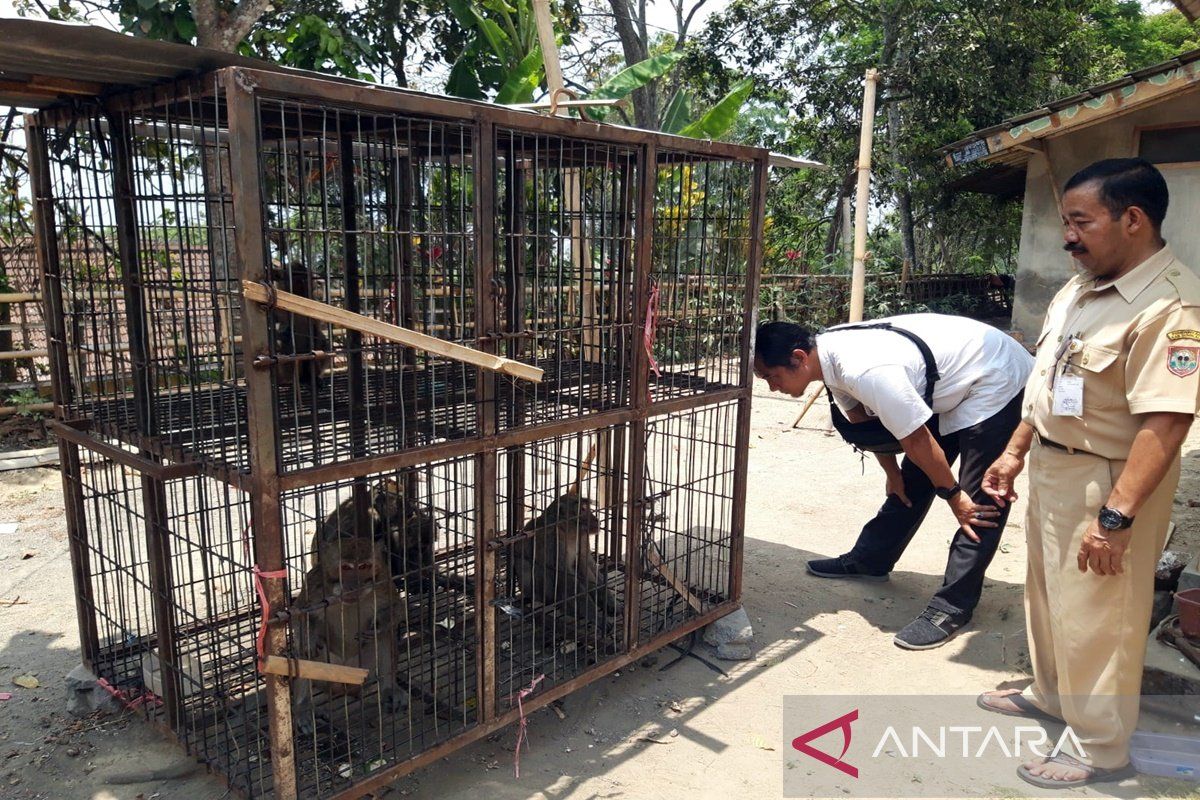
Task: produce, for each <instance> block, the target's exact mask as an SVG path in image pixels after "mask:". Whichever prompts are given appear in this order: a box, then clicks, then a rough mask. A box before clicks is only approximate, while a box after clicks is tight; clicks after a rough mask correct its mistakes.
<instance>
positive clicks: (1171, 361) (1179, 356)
mask: <svg viewBox="0 0 1200 800" xmlns="http://www.w3.org/2000/svg"><path fill="white" fill-rule="evenodd" d="M1197 368H1200V347H1179V346H1174V347H1168V348H1167V370H1168V371H1169V372H1170V373H1171V374H1172V375H1178V376H1179V377H1181V378H1186V377H1187V376H1188V375H1191V374H1192V373H1193V372H1195V371H1196V369H1197Z"/></svg>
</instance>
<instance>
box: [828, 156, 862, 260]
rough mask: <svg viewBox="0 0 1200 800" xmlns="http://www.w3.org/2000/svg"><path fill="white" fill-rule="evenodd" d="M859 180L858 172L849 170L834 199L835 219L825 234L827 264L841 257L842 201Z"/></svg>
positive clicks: (831, 221) (830, 222)
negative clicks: (839, 238)
mask: <svg viewBox="0 0 1200 800" xmlns="http://www.w3.org/2000/svg"><path fill="white" fill-rule="evenodd" d="M857 179H858V170H854V169H852V170H849V171H848V172H847V173H846V175H845V176H844V177H843V178H842V184H841V186H839V187H838V190H837V194H835V195H834V198H833V219H831V220H830V221H829V230H827V231H826V232H825V259H824V261H825V263H826V264H831V263H833V259H834V258H835V257H837V256H839V255H840V253H841V245H840V243H839V241H838V235H839V234H840V233H841V232H842V227H843V222H842V217H843V215H842V201H843V200H845V199H846V198H847V197H849V196H850V192H851V191H853V189H854V182H855V181H856V180H857Z"/></svg>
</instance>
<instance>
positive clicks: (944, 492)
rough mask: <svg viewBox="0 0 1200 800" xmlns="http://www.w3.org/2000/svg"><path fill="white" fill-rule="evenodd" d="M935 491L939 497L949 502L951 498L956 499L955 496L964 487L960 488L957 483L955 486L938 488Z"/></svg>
mask: <svg viewBox="0 0 1200 800" xmlns="http://www.w3.org/2000/svg"><path fill="white" fill-rule="evenodd" d="M933 491H935V492H937V496H938V497H940V498H942V499H943V500H949V499H950V498H951V497H954V495H956V494H958V493H959V492H961V491H962V487H961V486H959V485H958V484H957V483H955V484H954V485H953V486H948V487H946V488H944V489H943V488H941V487H938V488H935V489H934V490H933Z"/></svg>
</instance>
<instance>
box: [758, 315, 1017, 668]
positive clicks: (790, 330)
mask: <svg viewBox="0 0 1200 800" xmlns="http://www.w3.org/2000/svg"><path fill="white" fill-rule="evenodd" d="M867 324H870V325H880V324H883V325H890V326H891V327H893V328H898V329H902V330H904V331H907V332H908V333H909V334H911V335H913V336H915V337H916V338H917V339H918V340H920V341H921V342H923V343H924V345H925V347H926V348H927V349H928V351H929V354H930V355H931V357H932V359H933V362H934V364H935V366H936V369H937V373H938V374H937V380H936V381H935V382H934V385H933V387H932V393H931V394H932V396H931V403H927V402H926V400H925V397H926V396H927V386H926V371H927V370H926V360H925V356H924V354H923V353H922V351H921V349H920V347H919V346H918V345H917V344H916V342H914V341H912V340H911V339H910V338H909V337H907V336H905V335H902V334H900V333H897V331H896V330H887V329H885V328H858V327H854V326H845V327H840V328H834V329H831V330H829V331H826V332H825V333H823V334H820V335H818V336H814V335H813V334H812V333H811V332H810V331H808V330H806V329H804V328H802V327H800V326H799V325H795V324H793V323H790V322H770V323H767V324H765V325H762V326H760V327H759V329H758V334H757V338H756V341H755V351H754V352H755V359H754V370H755V373H756V374H757V375H758V376H759V377H761V378H763V379H765V380H766V381H767V384H768V386H770V388H771V390H772V391H777V392H783V393H784V394H789V395H791V396H793V397H800V396H801V395H803V394H804V391H805V389H806V388H808V385H809V383H811V382H812V381H822V382H824V384H825V386H826V387H827V388H828V389H829V391H830V393H831V394H832V396H833V398H834V400H835V402H836V403H837V405H838V407H839V408H840V409H841V411H842V412H843V413H844V414H845V415H846V417H847V418H848V419H849V420H850V421H851V422H862V421H865V420H868V419H870V418H872V417H874V418H877V419H878V420H879V422H880V423H882V425H883V426H884V427H885V428H886V429H887V431H888V432H890V433H891V435H892V436H893V437H895V438H896V440H898V442H899V445H900V447H902V448H903V451H904V455H905V458H904V460H903V463H900V464H898V463H897V462H896V457H895V456H892V455H876V458H877V459H878V460H879V464H880V466H882V467H883V470H884V473H885V474H886V475H887V500H886V501H885V502H884V504H883V506H882V507H881V508H880V509H879V511H878V513H876V515H875V518H874V519H872V520H871V521H870V522H868V523H867V524H866V525H865V526H864V527H863V529H862V532H861V533H860V534H859V537H858V541H857V542H856V543H855V545H854V548H853V549H851V550H850V552H848V553H846V554H844V555H841V556H838V557H837V558H826V559H816V560H813V561H810V562H808V571H809V572H810V573H812V574H813V575H816V576H818V577H822V578H842V579H857V580H870V581H885V580H887V576H888V573H889V572H891V570H892V568H893V567H894V566H895V565H896V562H897V561H898V560H899V559H900V556H901V555H902V554H903V553H904V550H905V548H906V547H907V546H908V543H909V542H910V541H911V540H912V537H913V535H914V534H915V533H916V532H917V529H918V528H919V527H920V525H921V522H922V521H923V520H924V519H925V515H926V513H928V511H929V508H930V506H931V505H932V504H933V500H934V498H935V497H941V498H942V499H944V500H946V501H947V502H948V503H949V504H950V508H951V510H952V511H953V512H954V516H955V517H956V518H957V520H958V523H959V530H958V531H957V532H956V533H955V535H954V538H953V540H952V542H951V544H950V557H949V560H948V562H947V565H946V573H945V580H944V582H943V584H942V588H941V589H939V590H938V592H937V593H936V594H935V595H934V596H933V598H932V599H931V600H930V601H929V604H928V607H927V608H926V609H925V611H924V612H922V613H921V615H920V616H918V617H917V618H916V619H915V620H913V621H912V622H911V623H909V624H908V625H906V626H905V627H904V628H903V629H902V630H901V631H900V632H899V633H897V634H896V638H895V642H896V644H897V645H898V646H900V647H903V648H906V649H910V650H927V649H930V648H933V647H939V646H941V645H943V644H945V643H946V642H947V641H949V640H950V638H951V637H953V636H954V635H955V634H957V633H958V632H959V631H960V630H962V628H963V627H964V626H965V625H967V623H969V622H970V621H971V615H972V614H973V613H974V610H975V606H976V605H977V604H978V602H979V596H980V594H982V592H983V575H984V572H985V570H986V569H987V566H988V564H990V563H991V560H992V557H993V556H994V555H995V553H996V548H997V546H998V545H999V543H1000V534H1001V532H1002V531H1003V529H1004V523H1005V521H1006V519H1007V516H1008V508H1007V507H1005V508H998V507H997V506H996V504H995V503H994V501H993V500H992V499H991V498H990V497H988V495H987V494H985V493H984V492H983V490H982V489H981V487H980V484H981V482H982V479H983V474H984V472H985V470H987V468H988V467H989V466H991V464H992V462H993V461H994V460H995V459H996V458H997V457H998V456H999V455H1000V454H1001V453H1002V452H1003V451H1004V447H1005V445H1006V444H1007V443H1008V439H1009V437H1010V436H1011V435H1012V432H1013V430H1015V429H1016V427H1017V424H1018V423H1019V422H1020V418H1021V392H1022V389H1023V388H1024V386H1025V382H1026V380H1027V379H1028V377H1029V373H1030V371H1031V370H1032V368H1033V358H1032V357H1031V356H1030V355H1029V353H1028V352H1026V351H1025V349H1024V348H1023V347H1022V346H1021V345H1020V344H1019V343H1018V342H1017V341H1016V340H1014V339H1013V338H1012V337H1010V336H1008V335H1007V334H1005V333H1004V332H1002V331H1000V330H997V329H996V328H993V327H991V326H989V325H985V324H983V323H981V322H976V321H975V320H971V319H966V318H963V317H951V316H944V315H940V314H910V315H906V316H900V317H892V318H889V319H884V320H874V321H872V322H871V323H867ZM960 457H961V459H962V460H961V463H960V466H959V476H958V480H955V478H954V473H953V471H952V470H951V466H950V465H951V464H953V463H954V461H955V459H957V458H960Z"/></svg>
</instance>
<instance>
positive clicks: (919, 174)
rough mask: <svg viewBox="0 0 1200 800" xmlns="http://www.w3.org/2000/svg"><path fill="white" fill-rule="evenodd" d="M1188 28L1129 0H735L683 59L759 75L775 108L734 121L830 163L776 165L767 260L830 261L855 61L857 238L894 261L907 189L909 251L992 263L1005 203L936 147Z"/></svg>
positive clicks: (1161, 50) (793, 267) (830, 265)
mask: <svg viewBox="0 0 1200 800" xmlns="http://www.w3.org/2000/svg"><path fill="white" fill-rule="evenodd" d="M1198 37H1200V34H1198V33H1197V28H1196V26H1193V25H1190V24H1188V23H1187V22H1186V21H1185V20H1184V19H1183V17H1182V15H1180V14H1179V13H1178V12H1175V11H1171V12H1167V13H1162V14H1155V15H1150V16H1148V15H1146V14H1145V13H1144V12H1143V10H1142V8H1141V5H1140V4H1139V3H1138V2H1136V0H1041V1H1040V2H1037V3H1012V2H1007V1H1006V0H836V1H835V0H816V2H813V0H784V2H779V1H778V0H734V3H733V4H732V5H731V6H730V7H729V9H727V11H726V12H725V13H724V14H723V15H722V16H721V17H720V18H719V19H717V20H714V21H713V22H712V23H710V25H709V26H708V28H707V30H706V31H705V33H704V35H703V37H701V40H700V42H699V44H700V47H699V48H697V54H696V57H695V59H694V60H693V63H692V71H693V74H697V75H703V74H704V73H705V72H706V71H714V70H720V69H721V67H720V65H723V64H738V65H739V66H740V67H741V68H742V69H744V70H745V71H746V72H747V73H748V74H751V75H753V76H755V77H756V79H757V81H758V82H759V85H760V86H761V91H760V93H759V94H758V95H757V97H756V102H758V103H763V104H765V105H766V106H767V107H773V108H775V109H777V110H778V113H774V114H759V115H757V116H754V117H753V118H752V119H750V120H748V121H747V124H746V125H744V126H740V129H739V133H740V134H741V135H743V136H746V137H748V140H750V141H760V142H762V143H764V144H769V145H771V146H773V147H775V148H777V149H782V150H785V151H791V152H800V153H805V154H808V155H811V156H813V157H815V158H817V159H818V160H821V161H823V162H825V163H827V164H829V165H831V166H832V167H833V169H832V170H831V171H829V172H825V173H817V172H804V173H796V174H792V175H788V176H785V177H782V178H780V179H779V184H778V185H777V186H776V187H775V191H773V192H772V195H771V198H772V200H771V209H770V214H769V223H770V224H771V235H770V237H769V241H768V255H769V257H770V258H772V261H771V264H770V266H771V267H772V268H774V269H777V270H779V271H788V272H791V271H804V270H806V269H807V270H817V271H821V270H831V269H832V270H840V269H841V268H842V258H841V254H840V249H839V243H838V233H839V230H838V225H839V222H838V220H839V217H840V214H838V213H837V205H838V202H839V200H840V199H841V198H843V197H847V196H851V195H852V193H853V173H852V169H853V165H854V163H855V160H856V157H857V150H858V133H859V116H860V113H861V102H862V83H863V74H864V72H865V70H866V69H867V68H868V67H878V68H880V69H881V70H882V71H883V76H884V77H883V83H882V85H881V87H880V93H879V104H878V111H877V113H878V116H877V118H876V139H875V150H874V153H873V162H874V174H875V183H874V187H873V192H874V196H875V199H876V201H877V202H878V203H880V204H881V206H882V210H883V211H884V219H883V224H882V225H876V230H875V232H874V234H873V239H872V245H871V246H872V251H873V254H874V257H875V265H876V268H879V269H884V268H893V269H899V262H900V261H901V260H902V258H903V256H902V254H901V252H900V250H901V249H902V248H900V247H899V246H898V245H897V241H898V239H897V237H896V236H895V234H896V233H897V230H898V229H900V230H902V229H903V227H904V221H903V220H902V219H900V218H898V212H896V213H888V212H889V211H893V210H895V209H898V208H899V207H900V203H899V201H900V199H901V198H902V197H903V196H905V195H907V197H908V198H909V200H910V202H911V219H912V225H911V227H912V229H913V230H914V233H915V240H916V245H917V246H916V251H917V252H916V257H917V261H918V262H919V263H921V264H923V265H924V266H925V267H926V268H927V269H932V270H942V269H946V270H959V269H965V268H978V269H980V270H985V269H1003V268H1005V267H1007V266H1009V265H1011V257H1012V254H1013V253H1015V246H1014V243H1015V237H1016V236H1017V235H1018V234H1019V225H1020V218H1019V209H1016V208H1015V207H1013V206H1003V205H1000V204H998V203H997V202H996V201H995V200H993V199H992V198H990V197H980V196H972V195H957V196H950V195H948V194H947V192H946V186H947V184H948V183H949V182H950V181H951V180H953V179H954V178H956V177H958V174H957V173H955V172H953V171H951V170H948V169H947V168H946V167H945V165H944V162H943V161H942V159H941V157H940V156H939V155H938V153H937V149H938V148H939V147H941V146H943V145H945V144H947V143H949V142H952V141H954V140H956V139H959V138H961V137H962V136H965V135H967V134H969V133H970V132H971V131H973V130H977V129H979V128H983V127H987V126H990V125H993V124H995V123H997V122H999V121H1001V120H1003V119H1005V118H1006V117H1009V116H1011V115H1014V114H1017V113H1022V112H1025V111H1028V110H1030V109H1034V108H1037V107H1038V106H1040V105H1042V104H1044V103H1045V102H1046V101H1048V100H1050V99H1053V98H1056V97H1062V96H1066V95H1069V94H1072V93H1074V92H1077V91H1079V90H1082V89H1083V88H1086V87H1087V86H1090V85H1094V84H1096V83H1100V82H1102V81H1105V80H1108V79H1111V78H1113V77H1116V76H1117V75H1120V74H1122V73H1124V72H1126V71H1129V70H1132V69H1137V68H1140V67H1144V66H1147V65H1148V64H1152V63H1155V62H1157V61H1161V60H1164V59H1166V58H1169V57H1171V56H1173V55H1175V54H1176V53H1178V52H1180V51H1182V50H1185V49H1188V48H1191V47H1195V46H1197V41H1196V40H1197V38H1198ZM822 234H823V235H822ZM900 241H902V239H901V240H900ZM789 253H790V257H789Z"/></svg>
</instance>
